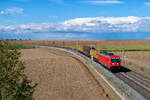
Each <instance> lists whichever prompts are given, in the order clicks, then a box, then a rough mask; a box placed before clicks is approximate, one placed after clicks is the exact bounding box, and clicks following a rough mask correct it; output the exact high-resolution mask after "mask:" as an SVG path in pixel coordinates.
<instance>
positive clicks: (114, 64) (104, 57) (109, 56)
mask: <svg viewBox="0 0 150 100" xmlns="http://www.w3.org/2000/svg"><path fill="white" fill-rule="evenodd" d="M98 61H99V62H100V63H102V64H103V65H105V66H106V67H108V68H109V69H110V70H113V69H116V68H120V62H121V61H120V56H117V55H114V54H113V53H106V52H101V53H99V54H98Z"/></svg>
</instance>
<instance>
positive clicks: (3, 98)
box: [0, 41, 37, 100]
mask: <svg viewBox="0 0 150 100" xmlns="http://www.w3.org/2000/svg"><path fill="white" fill-rule="evenodd" d="M7 47H8V44H7V43H4V42H2V41H0V100H33V92H34V90H35V87H36V85H37V84H33V85H31V81H30V80H28V79H27V77H26V75H25V74H24V68H25V67H24V65H23V62H22V61H20V60H19V57H20V52H18V51H17V50H16V49H9V48H7Z"/></svg>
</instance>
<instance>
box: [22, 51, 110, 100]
mask: <svg viewBox="0 0 150 100" xmlns="http://www.w3.org/2000/svg"><path fill="white" fill-rule="evenodd" d="M21 52H22V57H21V59H22V60H23V61H24V62H25V66H26V69H25V73H26V75H27V76H28V77H29V78H30V79H31V80H33V82H37V83H38V86H37V88H36V91H35V93H34V98H35V100H111V97H110V96H109V95H108V94H107V93H106V92H105V89H103V88H102V86H101V85H100V84H99V83H98V82H97V81H96V80H95V79H94V77H93V76H92V75H91V73H90V72H89V70H88V69H87V68H86V66H85V65H84V64H82V63H80V62H79V61H78V60H76V59H75V58H74V56H73V55H71V54H69V53H66V52H63V51H59V50H56V49H48V48H36V49H27V50H22V51H21Z"/></svg>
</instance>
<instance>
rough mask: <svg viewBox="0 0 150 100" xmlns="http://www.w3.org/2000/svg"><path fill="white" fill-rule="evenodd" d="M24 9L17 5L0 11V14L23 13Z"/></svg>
mask: <svg viewBox="0 0 150 100" xmlns="http://www.w3.org/2000/svg"><path fill="white" fill-rule="evenodd" d="M23 11H24V9H23V8H18V7H12V8H6V9H4V10H2V11H0V14H1V15H11V14H23Z"/></svg>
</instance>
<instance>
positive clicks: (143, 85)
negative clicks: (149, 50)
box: [115, 71, 150, 100]
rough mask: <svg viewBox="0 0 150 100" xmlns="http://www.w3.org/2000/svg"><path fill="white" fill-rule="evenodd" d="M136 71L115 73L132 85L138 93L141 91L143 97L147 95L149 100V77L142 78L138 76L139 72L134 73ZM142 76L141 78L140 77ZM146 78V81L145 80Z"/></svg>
mask: <svg viewBox="0 0 150 100" xmlns="http://www.w3.org/2000/svg"><path fill="white" fill-rule="evenodd" d="M133 73H134V72H132V71H131V72H127V73H124V72H120V73H115V75H116V76H117V77H118V78H120V79H121V80H123V81H124V82H126V83H127V84H128V85H129V86H130V87H132V88H133V89H134V90H136V91H137V92H138V93H140V94H141V95H142V96H143V97H145V98H146V99H147V100H149V99H150V87H149V86H148V84H149V81H150V80H149V81H147V80H148V79H147V78H144V79H142V78H141V77H142V76H138V77H137V76H136V75H137V74H135V73H134V74H133ZM139 77H140V78H139ZM145 80H146V81H145Z"/></svg>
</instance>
